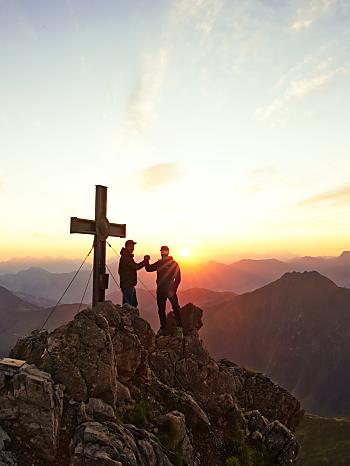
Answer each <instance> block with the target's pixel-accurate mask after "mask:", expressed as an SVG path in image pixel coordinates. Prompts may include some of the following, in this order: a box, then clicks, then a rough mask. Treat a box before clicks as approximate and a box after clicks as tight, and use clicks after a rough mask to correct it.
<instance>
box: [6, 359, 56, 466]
mask: <svg viewBox="0 0 350 466" xmlns="http://www.w3.org/2000/svg"><path fill="white" fill-rule="evenodd" d="M62 409H63V391H62V387H60V386H59V385H57V384H54V382H53V380H52V378H51V375H50V374H48V373H46V372H43V371H41V370H39V369H37V368H35V367H34V366H30V365H24V366H22V367H21V368H20V369H19V371H18V373H17V374H16V375H14V376H13V377H11V378H9V379H8V380H6V383H5V384H4V385H3V387H2V389H1V390H0V422H1V423H2V424H3V426H5V428H6V427H7V428H8V432H10V433H11V436H12V435H13V436H14V437H16V441H17V442H18V443H19V444H20V445H22V446H23V447H24V448H25V449H26V448H29V449H32V450H34V451H35V452H36V455H37V456H38V457H40V458H44V459H46V460H47V461H52V460H53V459H54V458H55V457H56V453H57V448H58V442H59V430H60V420H61V416H62Z"/></svg>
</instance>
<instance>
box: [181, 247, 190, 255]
mask: <svg viewBox="0 0 350 466" xmlns="http://www.w3.org/2000/svg"><path fill="white" fill-rule="evenodd" d="M190 255H191V251H190V250H189V248H181V249H180V256H181V257H189V256H190Z"/></svg>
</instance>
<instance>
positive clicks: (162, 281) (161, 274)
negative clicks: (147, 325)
mask: <svg viewBox="0 0 350 466" xmlns="http://www.w3.org/2000/svg"><path fill="white" fill-rule="evenodd" d="M160 254H161V256H162V257H161V259H159V260H158V261H157V262H155V263H154V264H149V263H148V261H147V263H146V266H145V268H146V270H147V272H157V304H158V314H159V320H160V331H161V332H162V331H164V329H165V324H166V313H165V309H166V300H167V299H169V301H170V302H171V305H172V308H173V310H174V314H175V319H176V324H177V332H178V335H179V336H181V335H182V320H181V312H180V306H179V300H178V298H177V294H176V292H177V289H178V286H179V284H180V282H181V272H180V267H179V264H178V263H177V262H175V261H174V259H173V258H172V257H171V256H169V248H168V246H162V247H161V248H160Z"/></svg>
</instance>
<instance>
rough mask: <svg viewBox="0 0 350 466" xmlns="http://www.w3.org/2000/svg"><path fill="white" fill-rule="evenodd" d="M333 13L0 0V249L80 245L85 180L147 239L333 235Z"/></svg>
mask: <svg viewBox="0 0 350 466" xmlns="http://www.w3.org/2000/svg"><path fill="white" fill-rule="evenodd" d="M349 20H350V4H349V2H348V1H346V0H300V1H299V0H298V1H290V0H289V1H287V0H286V1H283V0H280V1H267V0H265V1H262V0H239V1H238V0H237V1H234V0H174V1H150V0H149V1H130V2H124V1H89V2H87V1H74V0H69V1H50V2H44V1H30V0H26V1H24V0H22V1H11V2H9V1H0V71H1V87H0V102H1V107H0V133H1V134H0V135H1V137H0V154H1V166H0V199H1V206H2V209H1V210H2V216H3V219H4V220H5V221H4V224H5V225H4V228H3V229H2V233H1V238H2V241H1V246H0V256H1V257H2V258H4V259H5V258H8V257H11V256H12V255H24V254H31V255H35V256H40V255H43V254H50V255H58V254H60V253H61V254H63V255H67V256H71V255H79V254H80V251H82V250H85V248H86V247H87V246H88V244H89V243H90V239H89V238H86V237H84V238H79V237H76V236H74V237H70V236H69V235H68V226H69V217H70V216H71V215H74V216H75V215H76V216H81V217H91V216H92V215H93V199H94V185H95V184H105V185H107V186H109V218H110V220H111V221H120V222H126V223H127V225H128V234H129V235H130V236H133V237H134V238H136V239H137V240H138V241H139V242H140V243H141V244H143V247H144V248H145V249H148V250H157V248H158V245H159V244H160V243H164V242H167V243H170V244H172V245H174V247H175V248H178V249H179V248H182V247H189V248H191V250H192V251H193V257H198V258H199V257H200V256H201V257H202V256H210V257H211V256H220V255H222V254H226V253H235V254H238V255H239V254H242V255H244V254H245V253H247V252H257V253H266V254H270V253H271V254H272V253H274V254H275V255H276V254H277V255H278V254H281V253H282V252H283V251H284V252H285V251H290V252H291V253H298V254H299V253H300V254H307V253H310V254H333V253H334V254H336V253H338V252H340V251H341V250H342V249H346V248H349V243H348V239H347V238H348V237H349V229H350V216H349V215H348V214H349V208H348V203H349V200H350V187H349V186H350V185H349V176H350V163H349V148H350V143H349V118H348V115H347V113H348V106H349V100H350V99H349V95H350V93H349V90H350V84H349V77H350V52H349V51H350V47H349V45H350V44H349V41H350V21H349ZM348 187H349V188H348ZM115 241H116V245H118V246H119V243H118V241H119V242H120V240H115Z"/></svg>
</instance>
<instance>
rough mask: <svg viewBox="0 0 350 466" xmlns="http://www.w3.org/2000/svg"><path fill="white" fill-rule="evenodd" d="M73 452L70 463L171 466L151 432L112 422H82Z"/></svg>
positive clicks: (98, 465)
mask: <svg viewBox="0 0 350 466" xmlns="http://www.w3.org/2000/svg"><path fill="white" fill-rule="evenodd" d="M71 452H72V455H71V466H85V465H87V464H88V465H89V466H101V465H103V466H151V465H152V466H171V463H170V461H169V459H168V458H167V456H166V455H165V453H164V452H163V450H162V448H161V447H160V445H159V443H158V441H157V439H156V437H154V436H153V435H152V434H150V433H149V432H147V431H145V430H142V429H138V428H136V427H135V426H132V425H125V426H121V425H118V424H115V423H111V422H106V423H104V424H100V423H98V422H86V423H83V424H81V425H80V426H79V427H78V429H77V432H76V435H75V437H74V439H73V441H72V444H71Z"/></svg>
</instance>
